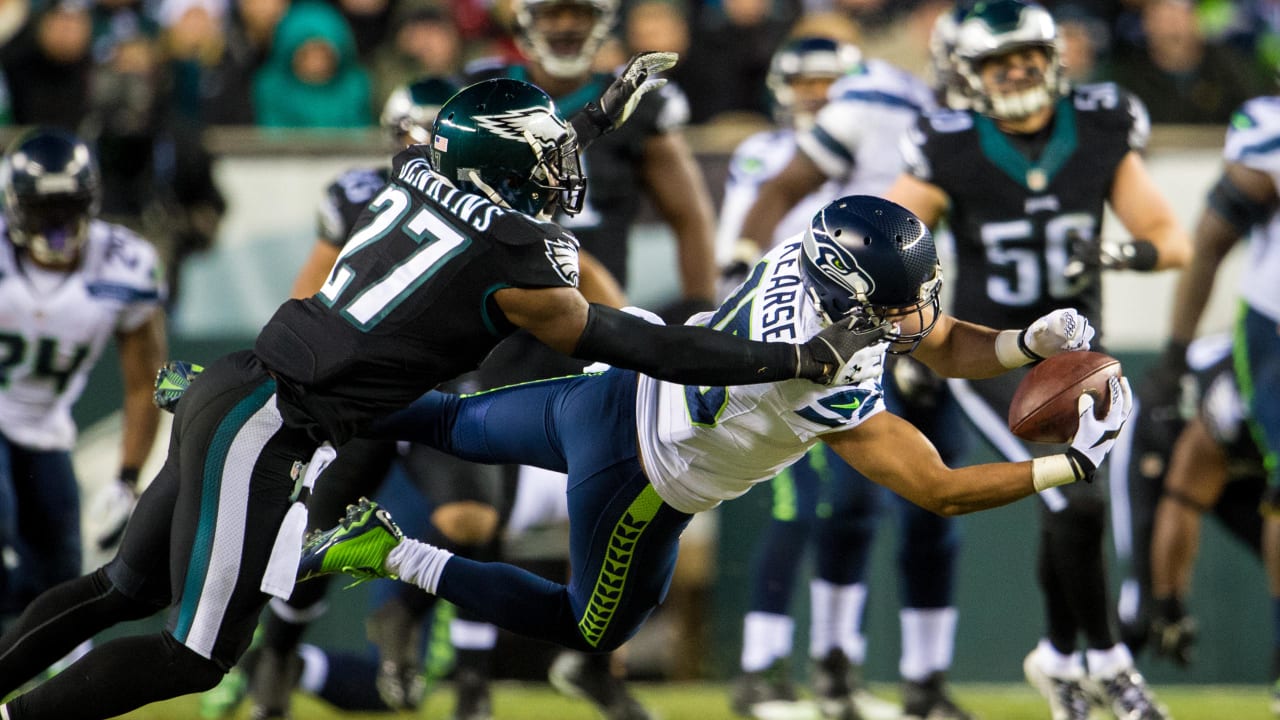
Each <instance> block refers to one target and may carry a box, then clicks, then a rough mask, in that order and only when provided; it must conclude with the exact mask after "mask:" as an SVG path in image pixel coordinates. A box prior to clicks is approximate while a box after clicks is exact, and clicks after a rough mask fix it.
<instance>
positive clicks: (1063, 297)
mask: <svg viewBox="0 0 1280 720" xmlns="http://www.w3.org/2000/svg"><path fill="white" fill-rule="evenodd" d="M1149 132H1150V125H1149V123H1148V120H1147V115H1146V110H1145V108H1144V107H1143V106H1142V103H1141V101H1139V100H1138V99H1137V98H1136V97H1134V96H1133V95H1130V94H1129V93H1127V92H1125V91H1123V90H1121V89H1120V88H1118V87H1117V86H1115V85H1112V84H1101V85H1087V86H1082V87H1079V88H1075V89H1074V90H1073V91H1072V92H1071V93H1070V94H1069V95H1068V96H1066V97H1063V98H1061V99H1059V100H1058V101H1057V109H1056V111H1055V113H1054V118H1053V120H1052V122H1051V123H1050V125H1049V127H1048V128H1046V129H1045V130H1043V131H1041V132H1040V133H1037V134H1035V135H1032V136H1023V137H1020V136H1010V135H1006V134H1004V133H1002V132H1000V131H999V130H998V129H997V128H996V125H995V122H994V121H993V120H991V119H990V118H988V117H985V116H982V115H979V114H977V113H973V112H947V111H942V112H935V113H930V114H928V115H925V116H923V117H921V119H920V120H919V122H918V123H917V124H916V126H915V128H913V129H912V130H911V131H910V132H909V133H908V135H907V138H906V139H905V140H904V142H903V153H904V155H905V157H906V161H907V165H908V168H909V170H908V171H909V172H911V173H912V174H913V175H915V176H916V177H918V178H920V179H921V180H924V181H925V182H929V183H932V184H934V185H936V186H937V187H939V188H941V189H942V190H943V191H945V192H946V194H947V196H948V197H949V199H950V203H951V204H950V208H949V210H948V216H947V217H948V225H949V227H950V229H951V231H952V233H953V234H954V235H955V244H956V263H957V268H956V272H955V273H954V274H955V275H956V276H957V277H955V278H949V280H952V281H953V283H954V284H953V287H954V299H953V303H952V312H953V314H955V315H956V316H957V317H959V318H961V319H963V320H969V321H973V322H978V323H983V324H987V325H991V326H993V327H1018V326H1026V325H1028V324H1030V323H1031V322H1032V321H1034V320H1036V319H1037V318H1039V317H1040V316H1042V315H1044V314H1045V313H1047V312H1049V311H1051V310H1054V309H1057V308H1062V307H1074V308H1076V309H1078V310H1079V311H1080V312H1081V313H1083V314H1084V315H1085V316H1087V317H1088V318H1089V321H1090V322H1092V323H1093V325H1094V326H1095V327H1096V328H1098V332H1099V334H1101V331H1102V330H1101V320H1102V317H1101V309H1102V297H1101V296H1102V284H1101V276H1100V275H1101V274H1100V272H1098V271H1097V270H1090V271H1086V272H1084V273H1082V274H1080V275H1078V276H1075V277H1071V278H1068V276H1067V273H1066V270H1067V267H1068V265H1069V264H1070V263H1071V260H1072V253H1073V252H1080V250H1081V248H1084V247H1088V246H1089V245H1090V244H1091V243H1093V242H1096V240H1097V239H1098V238H1100V237H1101V236H1102V220H1103V210H1104V206H1105V203H1106V200H1107V198H1108V197H1109V196H1110V194H1111V183H1112V181H1113V179H1114V177H1115V173H1116V168H1117V166H1118V165H1119V164H1120V161H1121V159H1122V158H1124V157H1125V155H1126V154H1127V153H1128V152H1129V151H1131V150H1134V151H1140V150H1142V148H1143V147H1144V146H1145V144H1146V141H1147V136H1148V134H1149ZM1093 252H1094V253H1095V255H1096V252H1097V250H1096V248H1095V249H1094V251H1093ZM1094 266H1096V262H1095V263H1094ZM1099 341H1101V337H1099Z"/></svg>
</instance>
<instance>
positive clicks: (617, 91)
mask: <svg viewBox="0 0 1280 720" xmlns="http://www.w3.org/2000/svg"><path fill="white" fill-rule="evenodd" d="M679 59H680V56H679V55H677V54H676V53H673V52H642V53H636V54H635V55H632V56H631V62H629V63H627V67H626V69H624V70H623V71H622V74H621V75H619V76H618V79H616V80H614V81H613V83H612V84H610V85H609V87H607V88H605V91H604V94H603V95H601V96H600V99H599V100H597V101H595V102H591V103H588V104H587V107H586V108H584V109H583V110H582V112H580V113H578V114H576V115H574V117H573V119H572V122H573V129H574V130H575V131H576V132H577V133H578V142H579V144H580V145H582V146H583V147H586V145H587V144H588V143H589V142H591V140H594V139H595V138H597V137H599V136H601V135H604V134H605V133H607V132H609V131H611V130H616V129H618V128H619V127H621V126H622V124H623V123H625V122H626V121H627V118H629V117H631V113H633V112H635V109H636V106H637V105H639V104H640V99H641V98H643V97H644V96H645V95H648V94H649V93H651V92H653V91H654V90H657V89H658V88H660V87H662V86H663V85H666V84H667V80H666V78H659V77H654V75H656V74H657V73H660V72H662V71H664V70H670V69H671V68H673V67H675V64H676V61H677V60H679Z"/></svg>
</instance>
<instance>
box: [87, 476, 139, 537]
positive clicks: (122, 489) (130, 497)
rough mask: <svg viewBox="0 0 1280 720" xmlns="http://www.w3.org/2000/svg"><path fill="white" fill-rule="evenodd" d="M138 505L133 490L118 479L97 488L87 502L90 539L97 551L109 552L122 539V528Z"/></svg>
mask: <svg viewBox="0 0 1280 720" xmlns="http://www.w3.org/2000/svg"><path fill="white" fill-rule="evenodd" d="M137 504H138V495H137V493H136V491H135V490H134V488H133V487H132V486H130V485H128V484H127V483H125V482H124V481H122V480H120V479H119V478H113V479H112V480H111V481H110V482H108V483H107V484H105V485H103V486H102V487H101V488H98V491H97V492H95V493H94V494H93V499H92V500H90V501H89V523H90V530H89V532H90V538H91V539H92V540H93V544H94V546H96V547H97V548H98V549H99V550H110V549H111V548H113V547H115V546H116V545H118V544H119V543H120V539H121V538H123V537H124V526H125V524H126V523H128V522H129V516H130V515H132V514H133V506H134V505H137Z"/></svg>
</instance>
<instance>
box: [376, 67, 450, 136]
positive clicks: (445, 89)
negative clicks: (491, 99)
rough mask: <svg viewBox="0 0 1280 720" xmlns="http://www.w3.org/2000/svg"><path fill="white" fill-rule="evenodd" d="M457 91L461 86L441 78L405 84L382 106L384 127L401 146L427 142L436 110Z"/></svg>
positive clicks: (426, 78) (388, 97)
mask: <svg viewBox="0 0 1280 720" xmlns="http://www.w3.org/2000/svg"><path fill="white" fill-rule="evenodd" d="M456 92H458V86H457V85H456V84H455V83H453V82H450V81H449V80H446V79H444V78H441V77H431V76H426V77H420V78H418V79H417V80H414V81H413V82H411V83H409V84H407V85H401V86H400V87H398V88H396V89H395V90H392V91H391V94H390V95H389V96H387V102H386V103H384V104H383V106H382V127H383V129H385V130H387V132H389V133H390V134H391V139H392V140H393V141H394V142H395V143H396V144H397V145H409V144H417V145H421V144H423V143H426V142H428V141H429V140H431V125H432V123H434V122H435V121H436V113H438V112H440V108H441V106H443V105H444V104H445V102H446V101H448V99H449V98H451V97H453V94H454V93H456Z"/></svg>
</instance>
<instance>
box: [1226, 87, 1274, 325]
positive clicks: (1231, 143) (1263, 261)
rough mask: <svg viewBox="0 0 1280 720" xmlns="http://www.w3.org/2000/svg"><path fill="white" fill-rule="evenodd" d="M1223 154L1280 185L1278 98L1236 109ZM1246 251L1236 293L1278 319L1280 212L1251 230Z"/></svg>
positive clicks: (1251, 304) (1265, 313)
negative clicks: (1239, 289)
mask: <svg viewBox="0 0 1280 720" xmlns="http://www.w3.org/2000/svg"><path fill="white" fill-rule="evenodd" d="M1223 156H1224V157H1225V158H1226V161H1227V162H1231V163H1240V164H1242V165H1245V166H1246V167H1250V168H1253V169H1254V170H1258V171H1259V172H1264V173H1266V174H1267V175H1270V176H1271V180H1272V181H1273V182H1274V183H1275V184H1276V187H1280V97H1274V96H1272V97H1260V98H1254V99H1253V100H1250V101H1249V102H1247V103H1245V104H1244V105H1243V106H1242V107H1241V108H1240V109H1239V110H1237V111H1236V113H1235V115H1234V116H1232V118H1231V125H1230V126H1229V127H1228V128H1227V142H1226V147H1225V148H1224V149H1223ZM1248 253H1249V255H1248V261H1247V262H1246V263H1245V265H1244V271H1243V272H1242V273H1241V275H1240V288H1241V291H1240V294H1241V295H1242V296H1243V297H1244V299H1245V301H1246V302H1248V303H1249V306H1250V307H1252V308H1254V309H1255V310H1257V311H1258V312H1260V313H1262V314H1263V315H1266V316H1267V317H1269V318H1271V319H1272V320H1275V321H1276V322H1280V283H1277V278H1280V212H1277V213H1275V214H1274V215H1272V216H1271V219H1270V220H1269V221H1268V222H1267V224H1266V225H1265V226H1259V227H1256V228H1254V229H1253V236H1252V238H1251V240H1250V242H1249V248H1248Z"/></svg>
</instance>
